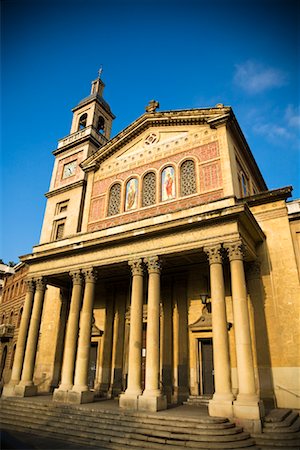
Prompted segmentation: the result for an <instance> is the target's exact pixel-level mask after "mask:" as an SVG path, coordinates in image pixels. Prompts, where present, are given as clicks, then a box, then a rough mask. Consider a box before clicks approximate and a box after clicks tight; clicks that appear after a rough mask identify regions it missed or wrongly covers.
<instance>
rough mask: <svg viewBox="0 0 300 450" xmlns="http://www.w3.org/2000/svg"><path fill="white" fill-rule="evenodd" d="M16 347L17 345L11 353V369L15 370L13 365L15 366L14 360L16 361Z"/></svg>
mask: <svg viewBox="0 0 300 450" xmlns="http://www.w3.org/2000/svg"><path fill="white" fill-rule="evenodd" d="M16 347H17V345H16V344H15V345H14V346H13V349H12V352H11V358H10V369H12V368H13V365H14V359H15V353H16Z"/></svg>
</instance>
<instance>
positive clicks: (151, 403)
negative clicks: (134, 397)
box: [138, 395, 168, 412]
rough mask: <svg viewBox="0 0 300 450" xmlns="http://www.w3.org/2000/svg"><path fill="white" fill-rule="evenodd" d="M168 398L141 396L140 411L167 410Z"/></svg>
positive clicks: (139, 401)
mask: <svg viewBox="0 0 300 450" xmlns="http://www.w3.org/2000/svg"><path fill="white" fill-rule="evenodd" d="M167 406H168V405H167V397H166V396H165V395H159V396H151V397H150V396H147V395H140V396H139V400H138V409H139V411H152V412H156V411H161V410H163V409H167Z"/></svg>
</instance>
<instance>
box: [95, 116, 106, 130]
mask: <svg viewBox="0 0 300 450" xmlns="http://www.w3.org/2000/svg"><path fill="white" fill-rule="evenodd" d="M104 125H105V120H104V117H102V116H99V118H98V123H97V131H98V133H100V132H101V131H103V130H104Z"/></svg>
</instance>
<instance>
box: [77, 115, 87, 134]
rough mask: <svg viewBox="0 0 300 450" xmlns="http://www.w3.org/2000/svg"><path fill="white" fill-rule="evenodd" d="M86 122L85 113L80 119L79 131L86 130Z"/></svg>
mask: <svg viewBox="0 0 300 450" xmlns="http://www.w3.org/2000/svg"><path fill="white" fill-rule="evenodd" d="M86 122H87V113H84V114H82V115H81V116H80V117H79V124H78V130H82V129H83V128H85V127H86Z"/></svg>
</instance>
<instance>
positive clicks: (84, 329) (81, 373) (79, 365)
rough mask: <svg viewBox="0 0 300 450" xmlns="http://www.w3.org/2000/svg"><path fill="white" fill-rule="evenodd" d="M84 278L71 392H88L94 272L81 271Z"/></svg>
mask: <svg viewBox="0 0 300 450" xmlns="http://www.w3.org/2000/svg"><path fill="white" fill-rule="evenodd" d="M82 272H83V274H84V277H85V289H84V296H83V304H82V309H81V314H80V331H79V339H78V348H77V359H76V368H75V377H74V386H73V389H72V390H73V391H75V392H85V391H88V390H89V388H88V371H89V360H90V347H91V332H92V317H93V306H94V296H95V287H96V272H95V270H94V269H88V270H83V271H82Z"/></svg>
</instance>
